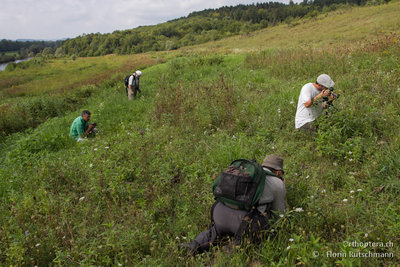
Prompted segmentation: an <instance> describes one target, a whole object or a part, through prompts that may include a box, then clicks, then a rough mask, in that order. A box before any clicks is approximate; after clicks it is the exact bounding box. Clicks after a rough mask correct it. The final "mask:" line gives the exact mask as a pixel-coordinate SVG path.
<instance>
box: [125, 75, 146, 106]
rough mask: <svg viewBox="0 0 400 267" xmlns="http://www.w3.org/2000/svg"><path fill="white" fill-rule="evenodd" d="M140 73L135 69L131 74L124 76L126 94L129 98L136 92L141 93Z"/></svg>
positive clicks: (134, 95)
mask: <svg viewBox="0 0 400 267" xmlns="http://www.w3.org/2000/svg"><path fill="white" fill-rule="evenodd" d="M141 75H142V72H141V71H140V70H137V71H135V72H134V73H133V74H132V75H129V76H126V78H125V88H126V95H127V96H128V99H129V100H132V95H133V97H134V98H136V94H137V92H139V93H142V91H141V90H140V88H139V81H140V76H141Z"/></svg>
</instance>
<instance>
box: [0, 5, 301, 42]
mask: <svg viewBox="0 0 400 267" xmlns="http://www.w3.org/2000/svg"><path fill="white" fill-rule="evenodd" d="M275 1H276V2H283V3H288V2H289V0H275ZM256 2H269V1H262V0H258V1H254V0H168V1H167V0H0V40H1V39H10V40H15V39H46V40H50V39H61V38H72V37H76V36H78V35H82V34H83V33H86V34H87V33H96V32H100V33H109V32H113V31H115V30H126V29H133V28H136V27H138V26H144V25H155V24H158V23H162V22H166V21H168V20H172V19H176V18H179V17H183V16H187V15H188V14H189V13H190V12H193V11H201V10H203V9H207V8H218V7H222V6H235V5H238V4H252V3H256ZM294 2H295V3H297V2H299V1H294Z"/></svg>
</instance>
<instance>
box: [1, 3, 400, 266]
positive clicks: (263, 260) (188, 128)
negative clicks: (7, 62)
mask: <svg viewBox="0 0 400 267" xmlns="http://www.w3.org/2000/svg"><path fill="white" fill-rule="evenodd" d="M399 7H400V3H399V2H392V3H389V4H388V5H384V6H378V7H364V8H354V9H351V10H342V11H341V12H340V13H338V14H334V13H333V14H332V15H331V16H328V17H323V18H319V17H317V18H316V20H311V21H309V20H306V21H304V22H303V21H301V23H300V24H299V25H298V26H294V27H305V28H307V27H311V26H312V31H314V32H324V31H326V27H327V24H326V23H323V21H325V20H329V19H330V20H331V21H337V20H338V19H339V18H340V20H345V21H348V23H350V24H351V23H352V19H353V18H354V19H355V20H357V18H358V17H359V16H361V15H362V14H365V13H368V12H369V13H368V14H374V15H373V16H374V17H373V18H375V17H376V20H374V19H373V18H371V20H374V21H376V22H377V23H378V22H379V21H381V20H384V19H383V18H386V19H388V20H393V21H394V20H396V19H397V24H395V25H397V28H396V27H395V26H393V23H392V24H390V26H388V25H386V24H381V26H380V27H378V28H379V31H375V30H373V32H369V33H368V36H369V38H365V39H364V38H357V39H342V40H338V39H337V38H335V36H334V35H332V36H331V37H329V36H328V35H326V36H325V37H326V38H324V42H323V43H320V44H319V46H317V47H314V46H311V41H310V43H309V44H310V45H306V44H305V45H304V46H298V47H295V46H291V45H290V44H291V41H293V39H295V40H294V42H300V41H299V40H298V39H296V38H295V37H294V36H293V35H291V34H289V33H290V31H291V28H289V27H288V26H287V25H281V26H278V27H281V29H280V34H281V38H280V42H282V43H281V44H279V45H275V44H274V42H272V43H271V44H268V43H265V45H264V46H262V47H260V46H259V44H260V43H262V42H263V41H262V40H264V38H268V34H270V33H271V32H269V31H268V30H263V31H260V32H258V33H255V34H254V36H250V37H249V38H253V39H257V40H260V42H259V43H257V44H254V46H252V45H251V42H249V45H248V46H246V45H245V44H244V43H240V42H239V41H238V43H237V50H235V47H234V46H233V44H232V42H229V46H230V47H226V46H224V44H223V42H217V43H209V44H205V45H204V46H203V47H201V46H196V47H193V48H190V47H186V48H184V49H181V50H178V51H173V52H168V53H167V52H165V53H147V54H142V55H136V56H134V55H132V56H108V57H99V58H77V59H76V60H70V59H61V60H60V59H57V60H56V59H52V60H47V61H45V62H42V63H41V64H39V66H30V67H28V68H26V69H19V68H16V69H15V70H13V71H8V72H4V73H1V74H0V77H1V85H0V88H1V89H0V90H1V94H2V102H1V106H0V110H1V112H6V113H1V114H2V116H1V120H0V121H3V124H2V125H13V123H9V124H6V123H4V121H5V119H4V118H14V119H15V120H16V122H18V119H19V118H20V116H24V115H22V114H24V112H25V113H26V114H28V115H26V116H30V117H27V118H35V116H36V115H35V114H36V113H34V112H31V111H32V110H34V109H28V108H27V107H28V106H26V105H33V104H29V103H31V102H29V101H31V100H30V99H39V98H40V99H42V100H41V101H42V102H41V103H42V106H40V108H37V110H38V112H41V111H42V110H44V108H43V107H49V108H48V110H49V111H51V110H53V109H57V107H61V108H60V111H59V112H58V113H54V114H52V115H51V116H48V117H46V116H43V117H42V119H41V120H38V121H37V122H36V123H35V124H34V125H29V124H26V125H25V124H24V123H25V120H23V119H21V122H20V123H21V127H20V128H18V129H17V128H15V130H3V129H14V128H5V127H4V126H2V127H3V128H2V131H3V137H2V140H1V143H0V165H1V168H0V177H1V178H0V201H1V205H0V263H1V264H2V265H13V266H14V265H16V266H20V265H37V266H45V265H57V266H70V265H72V266H77V265H84V266H155V265H161V266H176V265H177V266H180V265H182V266H184V265H190V266H191V265H193V266H205V265H207V266H208V265H216V266H226V265H229V266H293V265H299V266H301V265H304V266H335V265H338V266H397V264H398V262H399V261H400V256H399V255H400V248H399V241H400V240H399V239H400V238H399V237H400V220H399V214H400V209H399V207H400V203H399V198H398V195H399V193H400V183H399V178H400V171H399V170H400V152H399V151H400V134H399V131H398V128H399V126H400V113H399V112H400V106H399V105H400V104H399V103H400V81H399V79H400V68H399V67H400V66H399V62H400V32H399V27H398V26H399V25H400V24H399V18H393V17H392V16H390V14H392V11H393V10H398V9H399ZM360 14H361V15H360ZM319 22H320V23H319ZM369 28H370V27H369V26H368V25H366V26H365V28H363V26H359V28H358V31H359V32H368V29H369ZM271 31H275V28H272V29H271ZM284 31H287V32H286V34H285V32H284ZM310 31H311V29H310ZM390 31H392V32H390ZM343 35H345V33H343ZM238 38H241V39H242V40H243V42H247V41H246V37H245V36H241V37H238ZM271 38H272V37H271ZM282 38H286V39H283V40H282ZM330 38H331V39H330ZM230 40H232V39H230ZM285 40H286V43H287V44H288V45H287V46H286V45H285V42H284V41H285ZM226 42H228V41H226ZM269 45H270V46H269ZM240 49H241V50H240ZM31 64H33V63H31ZM88 66H89V67H88ZM81 68H82V69H81ZM136 68H140V69H141V70H142V72H143V76H142V78H141V86H142V95H141V96H140V97H139V98H138V99H136V100H135V101H128V100H127V99H126V96H125V88H124V86H123V77H124V75H126V72H130V71H131V70H132V69H136ZM52 71H54V72H55V73H54V74H57V75H55V76H57V77H56V78H55V77H54V76H52V73H51V72H52ZM122 72H124V73H122ZM321 73H328V74H329V75H330V76H331V77H332V78H333V80H334V81H335V82H336V86H335V88H336V89H335V90H336V92H337V93H338V94H340V97H339V98H338V100H337V101H335V108H332V109H330V110H329V112H328V114H327V115H324V116H321V117H320V118H319V120H318V124H319V130H318V132H317V133H315V134H314V135H309V134H305V133H303V132H298V131H295V130H294V115H295V112H296V106H297V99H298V95H299V92H300V89H301V87H302V86H303V85H304V84H305V83H307V82H313V81H314V80H315V79H316V77H317V76H318V75H319V74H321ZM97 75H99V76H97ZM59 76H61V77H62V80H64V81H65V83H59ZM100 76H101V77H102V78H96V79H94V80H93V77H100ZM13 80H14V82H13ZM12 85H14V87H12ZM67 88H70V90H68V89H67ZM14 89H15V90H14ZM67 91H68V92H67ZM87 91H89V92H90V93H86V94H85V92H87ZM73 96H74V97H76V98H78V100H77V101H76V102H74V105H72V106H71V107H67V108H65V106H63V105H64V104H63V103H65V101H67V100H66V99H68V98H70V97H73ZM54 99H58V101H60V103H61V104H51V103H53V102H52V101H55V100H54ZM32 103H33V102H32ZM57 103H58V102H57ZM24 105H25V106H24ZM35 105H37V104H35ZM29 107H30V106H29ZM14 109H15V112H11V113H7V112H9V110H14ZM84 109H89V110H90V111H91V112H92V121H95V122H97V123H98V128H99V130H100V132H99V134H98V136H97V137H96V138H94V139H89V140H88V141H86V142H83V143H76V142H75V141H74V140H72V139H70V138H69V137H68V133H69V127H70V124H71V122H72V121H73V119H75V118H76V117H77V116H79V115H80V113H81V111H82V110H84ZM28 111H29V112H28ZM3 114H8V115H6V116H5V115H3ZM45 114H47V113H46V112H45ZM11 121H12V122H13V120H12V119H11ZM18 123H19V122H18ZM31 126H33V127H31ZM10 127H11V126H10ZM22 129H24V130H22ZM266 154H275V155H280V156H282V157H283V158H284V159H285V178H286V188H287V204H288V207H287V208H288V211H287V214H286V215H285V216H284V217H283V218H281V219H280V220H279V221H277V222H276V224H275V225H274V226H273V227H272V229H271V231H270V232H269V233H268V234H267V236H266V237H265V241H263V242H261V243H260V244H257V245H249V246H246V247H243V248H240V249H236V250H234V251H233V252H231V253H226V252H224V251H223V250H222V249H220V248H218V247H214V248H213V249H212V250H211V251H210V252H207V253H204V254H201V255H198V256H196V257H186V256H185V255H184V254H182V253H181V252H180V251H179V250H178V247H177V245H178V244H179V243H182V242H187V241H189V240H192V239H193V238H195V237H196V235H197V234H198V233H200V232H201V231H203V230H205V229H206V228H207V226H208V224H209V222H210V218H209V211H210V207H211V205H212V203H213V197H212V193H211V185H212V183H213V181H214V180H215V178H216V177H217V175H218V174H219V172H221V171H222V170H223V169H224V168H226V166H228V165H229V163H230V162H231V161H233V160H234V159H237V158H249V159H253V158H254V159H257V161H258V162H261V161H262V160H263V158H264V156H265V155H266ZM361 243H362V244H369V246H365V245H362V244H361ZM358 253H364V254H358ZM368 253H376V254H373V255H374V256H360V255H370V254H368ZM350 255H359V256H350Z"/></svg>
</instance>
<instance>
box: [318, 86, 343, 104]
mask: <svg viewBox="0 0 400 267" xmlns="http://www.w3.org/2000/svg"><path fill="white" fill-rule="evenodd" d="M328 90H329V94H330V95H332V96H333V97H334V98H338V97H339V95H338V94H336V93H334V92H333V90H335V88H333V87H329V88H328ZM322 99H323V100H324V101H327V102H332V100H329V98H328V97H327V96H324V97H323V98H322Z"/></svg>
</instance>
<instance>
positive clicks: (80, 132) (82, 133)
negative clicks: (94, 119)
mask: <svg viewBox="0 0 400 267" xmlns="http://www.w3.org/2000/svg"><path fill="white" fill-rule="evenodd" d="M93 127H94V126H93V124H91V123H90V124H89V125H88V128H87V129H86V131H85V129H84V124H81V125H79V127H77V132H78V135H79V137H81V138H84V137H85V136H87V135H88V134H89V132H90V131H91V130H92V129H93Z"/></svg>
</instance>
